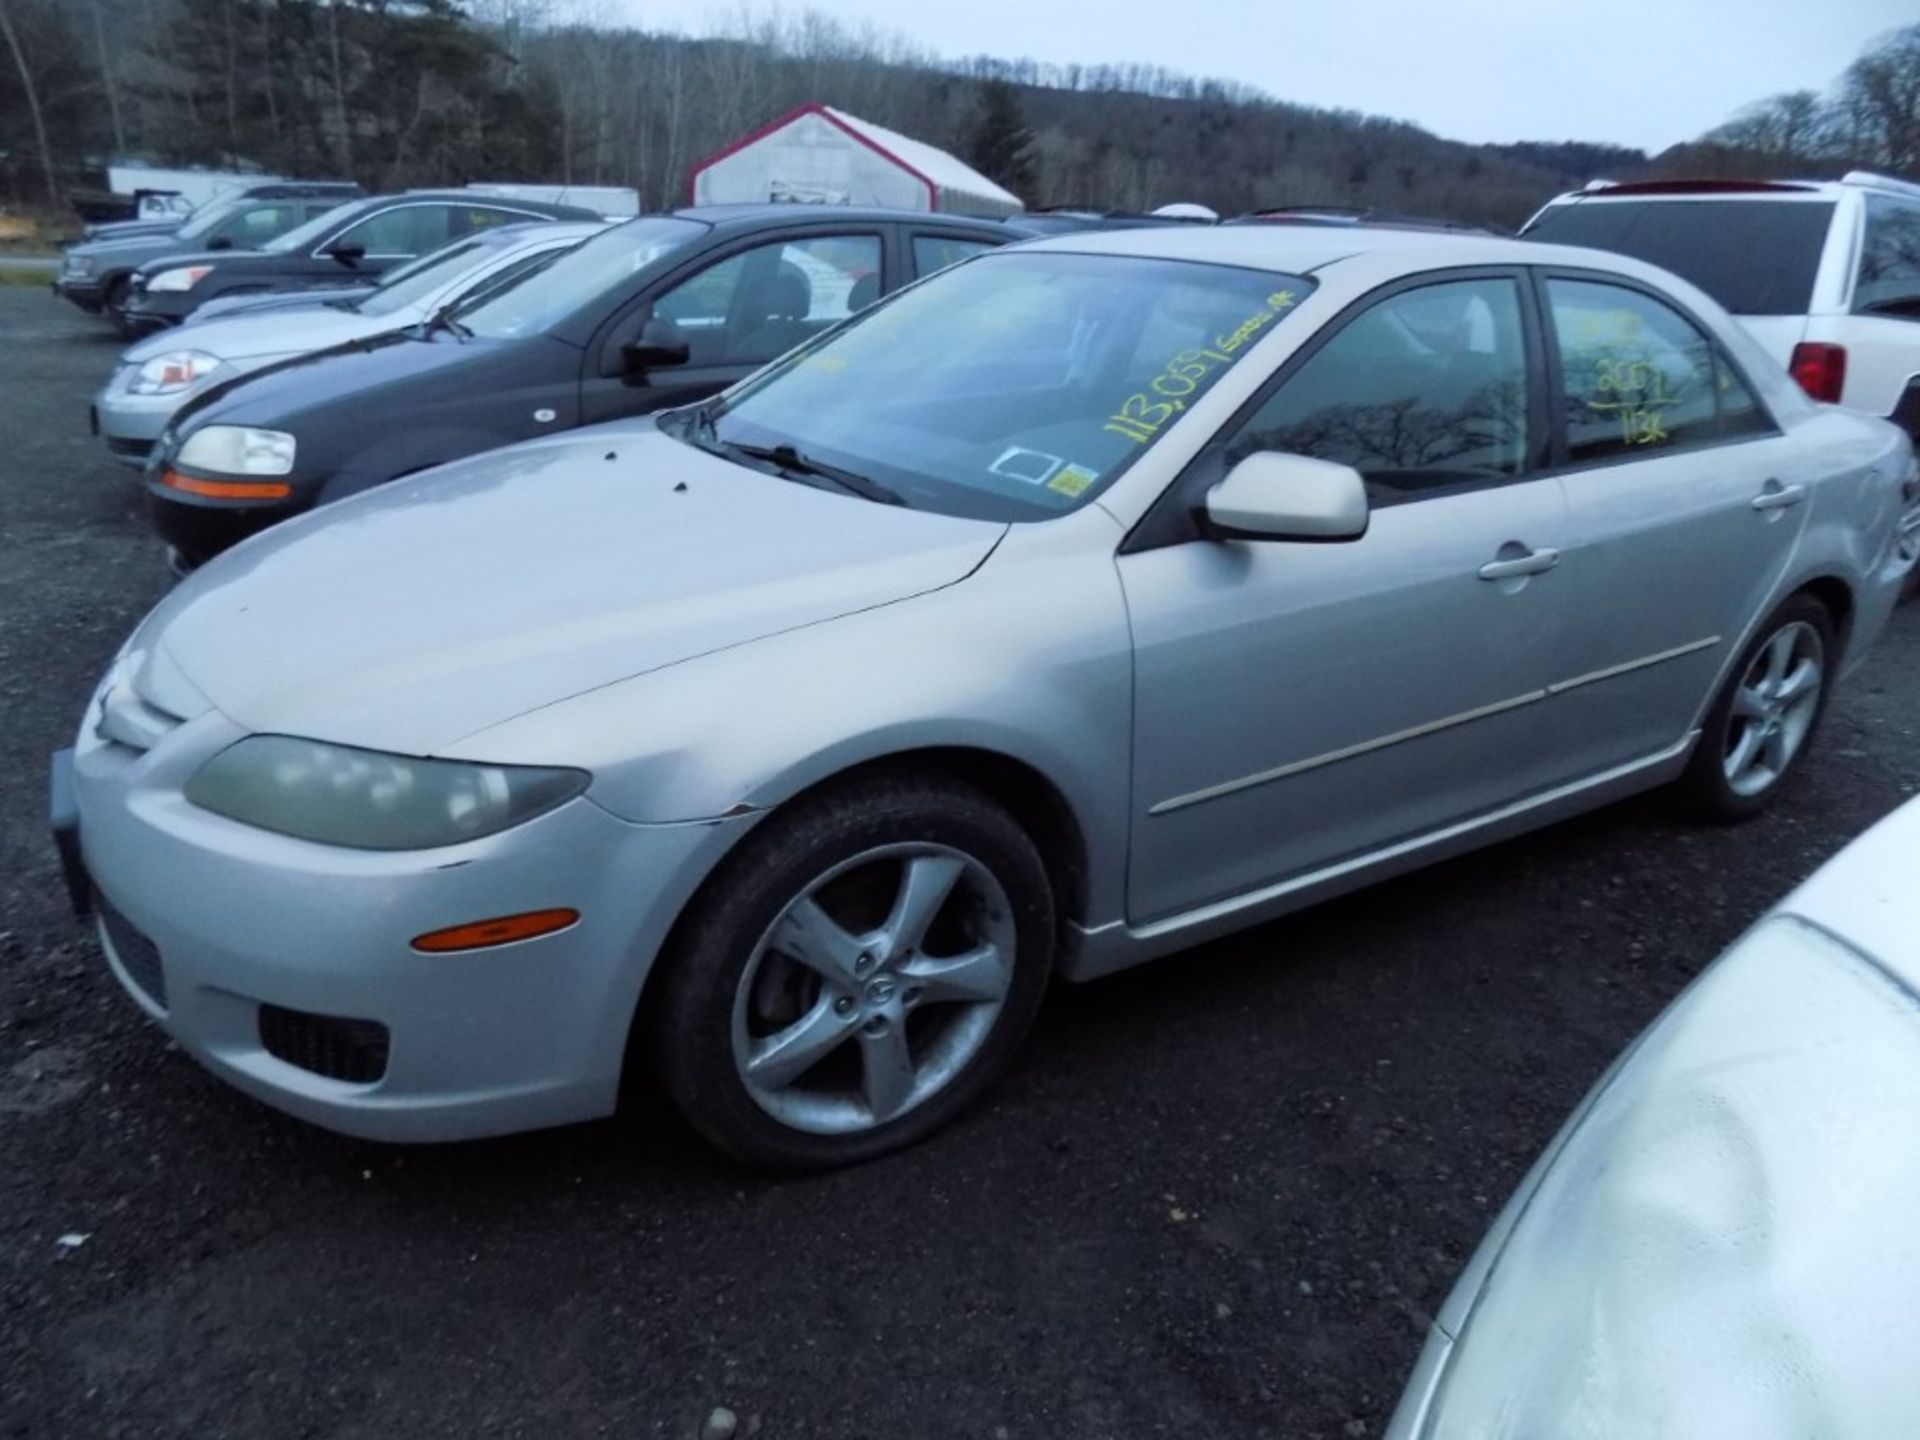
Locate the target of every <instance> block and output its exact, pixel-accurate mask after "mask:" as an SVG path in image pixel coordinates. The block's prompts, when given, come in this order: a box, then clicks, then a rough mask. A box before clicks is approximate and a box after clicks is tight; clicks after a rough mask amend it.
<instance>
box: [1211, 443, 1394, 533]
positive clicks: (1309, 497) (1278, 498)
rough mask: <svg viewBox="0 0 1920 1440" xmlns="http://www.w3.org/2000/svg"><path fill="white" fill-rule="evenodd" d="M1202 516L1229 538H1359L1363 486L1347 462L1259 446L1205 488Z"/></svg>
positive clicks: (1364, 530) (1363, 517) (1363, 518)
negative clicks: (1222, 478) (1210, 487)
mask: <svg viewBox="0 0 1920 1440" xmlns="http://www.w3.org/2000/svg"><path fill="white" fill-rule="evenodd" d="M1205 521H1206V529H1207V532H1208V533H1209V534H1211V535H1213V536H1215V537H1217V538H1221V539H1229V540H1310V541H1329V540H1358V539H1359V538H1360V537H1361V536H1362V535H1365V534H1366V533H1367V486H1366V482H1365V481H1364V480H1362V479H1361V478H1360V472H1359V471H1358V470H1355V469H1354V468H1353V467H1352V466H1351V465H1336V464H1334V463H1333V462H1332V461H1330V460H1315V459H1313V458H1312V457H1311V456H1307V455H1286V454H1282V453H1281V452H1279V451H1277V450H1258V451H1255V452H1254V453H1253V454H1251V455H1249V456H1247V457H1246V458H1245V459H1244V460H1242V461H1240V462H1239V463H1238V464H1237V465H1235V466H1234V467H1233V468H1232V469H1231V470H1229V471H1228V472H1227V475H1226V478H1225V479H1224V480H1222V481H1220V482H1219V483H1218V484H1217V485H1215V486H1214V487H1213V488H1212V489H1211V490H1209V491H1207V498H1206V504H1205Z"/></svg>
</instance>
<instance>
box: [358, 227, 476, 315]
mask: <svg viewBox="0 0 1920 1440" xmlns="http://www.w3.org/2000/svg"><path fill="white" fill-rule="evenodd" d="M499 250H500V247H499V246H497V245H488V244H486V243H485V242H484V241H481V240H456V241H455V242H454V243H453V244H451V245H446V246H443V247H441V248H440V249H438V250H435V251H434V252H433V253H432V254H431V255H422V256H421V257H420V258H419V259H418V260H414V261H411V262H409V263H408V264H405V265H402V266H401V267H400V268H399V269H397V270H390V271H388V272H387V274H386V276H385V278H384V279H382V280H381V282H380V284H379V286H378V287H377V288H376V289H375V290H374V292H373V294H371V295H369V296H367V298H366V299H364V300H362V301H361V302H360V303H359V304H358V305H356V306H354V307H353V308H354V309H356V310H358V311H359V312H360V313H361V314H362V315H391V314H393V312H394V311H396V310H404V309H405V308H406V307H407V306H409V305H413V304H417V303H418V302H419V301H421V300H424V299H425V298H426V297H427V296H429V295H431V294H433V293H434V292H435V291H436V290H438V289H439V288H440V287H441V286H443V285H445V284H446V283H447V282H448V281H449V280H453V279H456V278H458V277H459V276H461V275H464V274H466V273H467V272H468V271H469V270H474V269H477V268H478V267H479V266H480V265H481V263H482V262H484V261H485V260H486V259H487V257H488V256H490V255H495V254H498V253H499Z"/></svg>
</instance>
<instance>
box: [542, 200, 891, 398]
mask: <svg viewBox="0 0 1920 1440" xmlns="http://www.w3.org/2000/svg"><path fill="white" fill-rule="evenodd" d="M881 254H882V246H881V242H880V235H879V232H877V231H848V232H845V233H838V232H836V233H832V234H819V233H814V234H809V235H805V236H800V237H787V238H782V239H777V240H771V241H763V242H761V243H760V244H757V245H751V246H748V247H746V248H744V249H739V250H735V251H733V252H732V253H730V254H728V255H725V256H722V257H721V258H718V259H716V260H713V261H711V262H710V263H709V264H707V265H705V266H703V267H702V268H700V269H699V270H696V271H694V272H693V273H692V274H686V273H684V272H683V273H682V274H679V275H676V276H673V277H671V278H669V279H668V280H666V281H665V282H663V284H662V285H661V287H660V288H659V289H658V290H656V291H654V292H653V293H651V294H650V295H647V296H643V297H642V298H641V299H640V300H639V301H638V302H636V303H635V304H634V305H633V306H631V307H630V308H629V309H628V310H627V311H626V312H625V313H624V314H623V315H621V317H620V318H619V319H618V320H616V321H615V322H614V323H613V324H612V325H611V326H609V327H608V328H607V329H606V330H605V331H604V332H603V333H602V336H601V338H600V340H599V342H598V343H597V344H595V345H593V346H591V347H589V349H588V353H587V358H586V361H585V373H584V374H583V376H582V378H581V382H580V410H581V423H582V424H587V425H591V424H593V423H595V422H596V421H600V420H615V419H619V418H621V417H622V416H627V415H644V414H650V413H651V412H653V411H655V410H665V409H670V408H671V407H673V406H675V405H688V404H691V403H692V402H694V401H696V400H702V399H705V398H706V397H707V396H709V395H714V394H718V393H719V392H720V391H722V390H724V389H726V388H727V387H728V386H729V385H731V384H733V383H734V382H735V381H738V380H744V379H745V378H746V377H747V376H749V375H751V374H752V373H753V372H754V371H755V370H758V369H759V368H760V367H761V366H762V365H764V364H766V363H767V362H768V361H769V360H773V359H776V358H778V357H779V356H781V355H783V354H785V353H786V352H787V351H788V350H791V349H792V348H793V347H794V346H796V345H799V344H801V343H803V342H805V341H807V340H809V339H811V338H812V337H813V336H815V335H818V334H819V333H820V332H822V331H823V330H826V329H828V328H829V327H830V326H833V325H835V324H837V323H839V322H840V321H841V320H844V319H845V318H846V317H847V316H848V315H850V314H852V313H854V312H855V311H857V310H862V309H864V308H866V306H868V305H871V304H872V303H873V302H874V301H875V300H877V299H879V298H880V295H881V293H882V289H883V276H882V262H881ZM652 318H658V319H663V320H668V321H671V322H672V323H673V325H674V326H676V327H678V329H679V332H680V335H681V336H682V337H683V338H684V339H685V341H686V345H687V352H688V353H687V361H686V363H685V364H684V365H672V366H656V367H653V368H651V369H648V370H646V371H645V372H643V373H634V372H632V371H631V370H630V369H629V367H628V365H627V363H626V359H625V356H624V354H623V350H624V347H625V346H626V345H627V344H629V343H630V342H632V341H633V340H635V339H637V338H638V337H639V334H640V331H641V329H642V327H643V326H645V324H646V323H647V321H648V320H649V319H652Z"/></svg>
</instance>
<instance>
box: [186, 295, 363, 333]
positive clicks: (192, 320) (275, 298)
mask: <svg viewBox="0 0 1920 1440" xmlns="http://www.w3.org/2000/svg"><path fill="white" fill-rule="evenodd" d="M373 290H374V287H373V286H371V285H349V286H340V285H329V286H327V287H326V288H325V289H323V290H267V291H249V290H243V291H241V292H240V293H239V294H237V295H216V296H214V297H213V298H212V299H211V300H206V301H203V302H202V303H200V304H199V305H196V306H195V307H194V309H193V313H192V314H191V315H188V316H187V317H186V319H185V320H183V321H182V322H181V324H183V325H205V324H207V323H208V322H209V321H212V320H223V319H226V318H228V317H230V316H234V315H258V314H260V313H262V312H264V311H280V310H312V309H323V308H325V307H326V306H328V305H331V304H333V303H334V302H336V301H341V300H364V299H366V298H367V296H369V295H371V294H373Z"/></svg>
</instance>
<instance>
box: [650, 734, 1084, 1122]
mask: <svg viewBox="0 0 1920 1440" xmlns="http://www.w3.org/2000/svg"><path fill="white" fill-rule="evenodd" d="M892 775H912V776H919V777H926V776H931V777H937V778H946V779H951V780H957V781H960V782H962V783H964V784H967V785H971V786H973V787H975V788H977V789H979V790H981V791H983V792H984V793H986V794H987V795H988V796H989V797H991V798H992V799H993V800H995V801H996V802H997V803H999V804H1000V805H1002V806H1004V807H1005V808H1006V810H1007V811H1008V813H1009V814H1011V815H1012V816H1013V818H1014V820H1015V821H1016V823H1018V824H1019V825H1020V826H1021V828H1022V829H1024V830H1025V831H1026V832H1027V834H1028V835H1029V836H1031V837H1032V838H1033V842H1034V845H1035V846H1036V848H1038V849H1039V851H1040V857H1041V860H1042V862H1043V863H1044V864H1045V866H1046V869H1047V879H1048V881H1049V882H1050V883H1051V885H1052V887H1053V893H1054V898H1055V901H1056V902H1057V906H1058V912H1057V917H1056V919H1057V924H1058V927H1059V937H1060V939H1061V941H1062V942H1063V943H1064V942H1065V941H1067V939H1068V938H1069V936H1070V935H1071V933H1072V930H1073V927H1074V926H1075V925H1077V924H1078V923H1080V922H1081V921H1082V920H1083V919H1084V918H1085V916H1086V914H1087V905H1088V876H1089V863H1090V862H1089V858H1088V853H1087V840H1086V832H1085V829H1084V828H1083V825H1082V822H1081V819H1080V817H1079V815H1078V814H1077V813H1076V812H1075V811H1074V808H1073V806H1072V803H1071V802H1070V801H1069V800H1068V799H1067V796H1066V792H1065V791H1063V790H1062V789H1061V788H1060V786H1059V785H1058V784H1056V783H1055V782H1054V780H1053V779H1052V778H1051V777H1049V776H1048V775H1047V774H1046V773H1045V772H1043V771H1042V770H1040V769H1039V768H1038V767H1036V766H1034V765H1033V764H1031V763H1029V762H1028V761H1025V760H1022V759H1019V758H1017V757H1015V756H1013V755H1010V754H1008V753H1006V752H1005V751H1001V750H994V749H990V748H987V747H985V746H979V745H966V744H928V745H920V746H915V747H910V748H905V749H900V750H894V751H890V752H888V753H886V754H881V755H873V756H868V757H866V758H864V759H860V760H856V761H853V762H851V763H847V764H844V765H841V766H840V767H838V768H836V769H834V770H832V771H831V772H829V773H827V774H825V775H821V776H819V777H817V778H815V779H813V780H810V781H809V782H808V783H806V784H805V785H803V786H801V787H800V788H799V789H797V790H795V791H794V792H793V793H792V794H791V795H789V796H787V797H786V798H785V799H783V800H782V801H780V802H779V804H778V805H777V806H775V807H773V808H774V809H784V808H786V807H788V806H792V805H795V804H798V803H800V802H802V801H805V800H808V799H811V798H812V797H814V796H817V795H821V794H825V793H828V792H830V791H832V790H834V789H837V788H839V787H840V786H843V785H848V784H852V783H855V782H858V781H860V780H865V779H870V778H881V777H886V776H892ZM769 813H771V811H770V812H769ZM757 828H758V827H757V826H756V827H754V829H757ZM752 833H753V830H747V831H745V832H743V833H742V835H741V837H740V839H739V840H738V841H736V842H735V843H734V845H733V846H731V847H730V848H729V849H728V850H727V851H726V853H725V854H723V855H721V856H720V858H719V859H718V860H716V861H715V862H714V863H713V865H712V867H711V868H710V869H709V870H708V871H707V873H706V874H705V875H704V876H702V877H701V879H700V883H699V884H697V885H695V886H694V887H693V888H692V890H691V891H689V892H688V894H687V896H686V898H685V900H684V901H682V902H681V904H680V907H679V909H678V911H677V912H676V914H675V915H674V919H673V923H672V924H671V925H670V926H668V928H667V930H666V933H665V936H664V938H663V939H662V940H661V942H660V948H659V950H658V952H657V953H656V955H655V958H654V963H653V964H651V965H649V966H648V967H647V974H646V979H645V980H644V981H643V982H642V984H641V987H640V993H639V994H638V995H637V996H636V997H635V1000H634V1007H633V1014H632V1016H631V1018H630V1019H629V1021H628V1026H627V1047H626V1055H625V1059H624V1061H623V1065H622V1070H623V1074H622V1089H623V1091H624V1090H625V1089H626V1088H627V1087H628V1086H630V1085H631V1083H632V1081H633V1079H634V1077H635V1071H636V1066H635V1064H634V1060H635V1056H636V1046H637V1045H638V1044H639V1043H640V1041H641V1040H642V1038H643V1037H644V1035H645V1032H646V1026H647V1022H648V1018H649V1016H650V1014H651V1013H652V1010H653V1006H654V1003H655V1002H656V1000H657V999H658V997H659V994H660V983H659V977H660V975H661V974H662V972H663V971H664V970H665V968H666V967H665V966H664V965H662V964H661V963H660V960H661V958H662V957H664V956H666V955H668V954H669V953H671V952H672V951H673V949H674V947H675V945H676V944H677V943H678V942H679V940H680V937H681V935H682V934H683V933H684V929H683V927H684V926H685V925H686V924H687V922H688V917H689V916H690V915H691V914H692V913H693V911H694V910H695V908H696V906H697V905H698V902H699V901H700V899H701V897H702V896H703V895H705V894H706V893H707V891H708V889H709V888H710V887H711V886H713V885H714V884H716V883H717V882H718V881H719V879H720V877H721V876H722V875H723V874H724V873H725V871H726V869H727V867H728V865H729V863H730V862H731V861H732V860H733V858H734V856H735V855H737V854H738V853H739V850H740V846H741V845H743V844H745V843H746V841H747V838H748V837H749V836H750V835H751V834H752ZM639 1068H642V1069H643V1068H644V1067H639Z"/></svg>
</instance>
